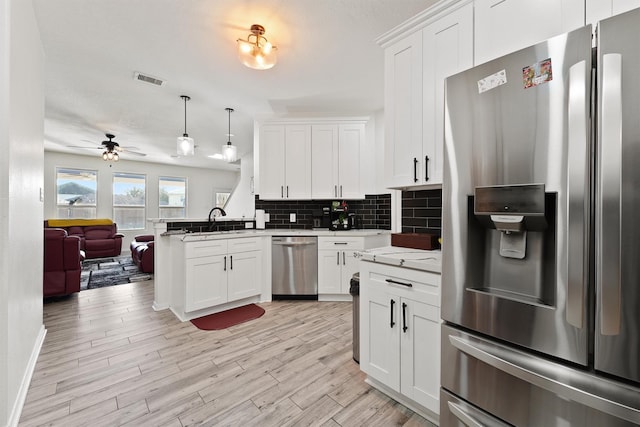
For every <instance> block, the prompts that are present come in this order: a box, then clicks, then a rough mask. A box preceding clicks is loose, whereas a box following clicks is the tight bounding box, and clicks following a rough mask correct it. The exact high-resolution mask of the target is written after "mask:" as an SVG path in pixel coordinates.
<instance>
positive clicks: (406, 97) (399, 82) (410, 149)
mask: <svg viewBox="0 0 640 427" xmlns="http://www.w3.org/2000/svg"><path fill="white" fill-rule="evenodd" d="M384 58H385V71H384V74H385V87H384V112H385V113H384V114H385V182H386V184H387V186H388V187H391V188H394V187H395V188H398V187H406V186H411V185H416V183H417V181H418V178H417V165H416V162H417V161H418V157H419V156H421V155H422V33H421V32H416V33H414V34H411V35H409V36H407V37H406V38H404V39H402V40H400V41H398V42H396V43H394V44H393V45H391V46H389V47H387V48H385V51H384ZM414 172H415V173H414Z"/></svg>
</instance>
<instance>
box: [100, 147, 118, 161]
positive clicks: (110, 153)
mask: <svg viewBox="0 0 640 427" xmlns="http://www.w3.org/2000/svg"><path fill="white" fill-rule="evenodd" d="M102 160H104V161H105V162H108V161H111V160H113V161H114V162H117V161H118V160H120V156H118V153H117V152H116V151H115V149H112V148H107V149H106V150H105V151H104V152H103V153H102Z"/></svg>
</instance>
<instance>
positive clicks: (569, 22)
mask: <svg viewBox="0 0 640 427" xmlns="http://www.w3.org/2000/svg"><path fill="white" fill-rule="evenodd" d="M593 1H594V2H599V1H600V0H593ZM627 1H628V0H627ZM608 2H609V3H611V0H609V1H608ZM603 3H604V2H603ZM474 5H475V64H482V63H484V62H487V61H489V60H491V59H495V58H497V57H500V56H502V55H505V54H507V53H510V52H513V51H516V50H519V49H522V48H525V47H527V46H530V45H533V44H535V43H538V42H541V41H543V40H546V39H548V38H550V37H553V36H557V35H559V34H562V33H565V32H567V31H571V30H575V29H576V28H579V27H581V26H583V25H584V16H585V4H584V0H538V1H524V0H475V2H474Z"/></svg>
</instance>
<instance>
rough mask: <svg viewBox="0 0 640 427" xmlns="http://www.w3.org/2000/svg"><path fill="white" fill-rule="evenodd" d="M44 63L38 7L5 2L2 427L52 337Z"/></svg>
mask: <svg viewBox="0 0 640 427" xmlns="http://www.w3.org/2000/svg"><path fill="white" fill-rule="evenodd" d="M43 62H44V55H43V50H42V44H41V42H40V34H39V32H38V27H37V24H36V20H35V15H34V11H33V4H32V2H31V1H24V0H0V86H1V91H0V147H1V149H2V153H3V155H2V156H0V235H2V239H0V259H1V261H0V262H1V263H2V264H1V268H0V361H1V363H0V425H12V426H13V425H17V422H18V418H19V416H20V412H21V409H22V405H23V402H24V398H25V396H26V392H27V389H28V386H29V381H30V378H31V373H32V372H33V368H34V366H35V361H36V358H37V355H38V352H39V351H40V345H41V343H42V340H43V339H44V333H45V331H44V326H43V324H42V251H43V234H42V203H41V202H40V197H39V194H40V189H41V187H42V186H43V182H42V181H43V178H42V162H43V151H44V150H43V142H42V141H43V123H44V83H43V80H44V79H43V75H44V74H43Z"/></svg>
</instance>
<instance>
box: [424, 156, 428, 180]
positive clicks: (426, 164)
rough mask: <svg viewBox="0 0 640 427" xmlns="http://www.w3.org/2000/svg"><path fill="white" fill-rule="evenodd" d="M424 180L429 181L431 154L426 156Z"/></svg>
mask: <svg viewBox="0 0 640 427" xmlns="http://www.w3.org/2000/svg"><path fill="white" fill-rule="evenodd" d="M424 180H425V181H429V156H424Z"/></svg>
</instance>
